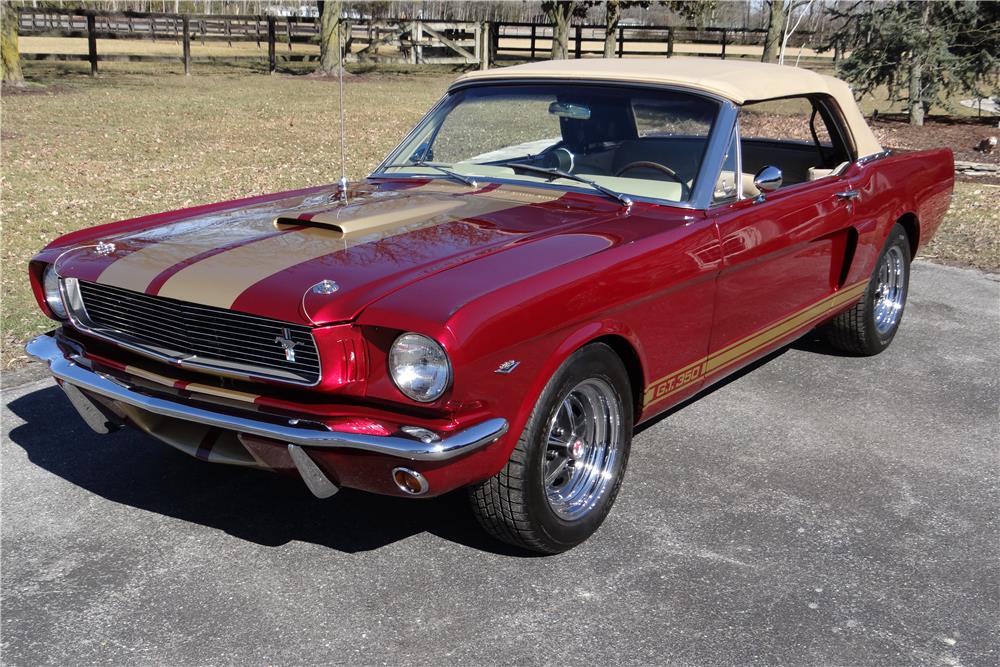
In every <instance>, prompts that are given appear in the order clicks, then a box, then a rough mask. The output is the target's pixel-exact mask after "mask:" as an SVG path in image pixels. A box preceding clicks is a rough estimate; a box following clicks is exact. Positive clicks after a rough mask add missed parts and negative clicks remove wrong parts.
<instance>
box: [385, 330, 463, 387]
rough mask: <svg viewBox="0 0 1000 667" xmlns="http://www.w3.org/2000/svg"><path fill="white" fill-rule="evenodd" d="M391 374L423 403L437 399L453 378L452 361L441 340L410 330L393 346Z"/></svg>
mask: <svg viewBox="0 0 1000 667" xmlns="http://www.w3.org/2000/svg"><path fill="white" fill-rule="evenodd" d="M389 374H390V375H391V376H392V381H393V382H395V383H396V386H397V387H399V390H400V391H401V392H403V393H404V394H406V395H407V396H409V397H410V398H412V399H413V400H415V401H420V402H421V403H428V402H430V401H434V400H437V399H438V398H440V397H441V394H443V393H444V390H445V389H447V388H448V384H449V383H450V382H451V363H450V362H449V361H448V355H447V354H446V353H445V351H444V348H443V347H441V346H440V345H438V343H437V342H435V341H434V340H432V339H430V338H428V337H427V336H421V335H420V334H415V333H407V334H403V335H402V336H400V337H399V338H397V339H396V342H395V343H393V344H392V349H390V350H389Z"/></svg>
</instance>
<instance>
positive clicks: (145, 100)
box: [0, 42, 1000, 368]
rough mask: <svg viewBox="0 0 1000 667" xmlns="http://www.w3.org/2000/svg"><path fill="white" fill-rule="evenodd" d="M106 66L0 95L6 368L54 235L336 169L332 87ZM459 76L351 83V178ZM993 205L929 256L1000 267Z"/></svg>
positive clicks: (999, 200)
mask: <svg viewBox="0 0 1000 667" xmlns="http://www.w3.org/2000/svg"><path fill="white" fill-rule="evenodd" d="M143 44H149V43H148V42H143ZM213 48H220V47H218V46H216V47H213ZM221 48H227V47H221ZM101 67H102V75H101V76H100V77H98V78H96V79H91V78H90V77H88V76H86V71H87V66H86V64H85V63H27V64H26V67H25V72H26V74H27V76H28V78H29V80H31V82H32V85H33V87H32V89H31V92H30V93H29V94H17V95H11V94H7V93H5V94H4V96H3V101H2V105H0V116H2V117H0V122H2V141H0V161H2V165H3V167H2V174H0V185H2V197H0V205H2V209H0V215H2V220H3V249H2V253H3V254H2V260H0V265H2V269H3V272H2V274H3V275H2V294H3V303H2V319H3V339H2V357H0V368H11V367H12V366H15V365H18V364H20V363H22V362H23V361H24V355H23V353H22V351H21V348H20V345H21V343H22V342H23V341H24V340H25V339H26V338H28V337H29V336H30V335H32V334H34V333H37V332H41V331H43V330H45V328H46V327H47V326H50V323H49V322H48V321H47V320H45V319H44V318H43V317H42V316H41V315H40V314H39V313H38V310H37V308H36V306H35V304H34V300H33V298H32V297H31V294H30V291H29V289H28V283H27V280H26V277H25V266H26V262H27V260H28V259H29V258H30V257H31V255H32V254H33V253H34V252H35V251H37V250H38V249H39V248H41V247H42V246H43V245H45V244H46V243H47V242H48V241H50V240H51V239H53V238H55V237H56V236H58V235H60V234H63V233H66V232H69V231H72V230H74V229H79V228H81V227H86V226H90V225H96V224H99V223H102V222H108V221H112V220H117V219H122V218H128V217H133V216H138V215H143V214H148V213H154V212H157V211H164V210H169V209H175V208H180V207H184V206H192V205H195V204H200V203H206V202H212V201H218V200H224V199H232V198H237V197H244V196H248V195H252V194H258V193H264V192H273V191H278V190H283V189H290V188H296V187H302V186H306V185H310V184H318V183H326V182H332V181H335V180H336V179H337V177H338V176H339V173H340V165H339V154H340V153H339V147H338V137H339V126H338V121H337V114H336V108H337V94H336V92H337V88H336V85H335V84H332V83H330V82H328V81H324V80H317V79H313V78H307V77H302V76H288V75H276V76H267V75H262V74H260V67H259V66H257V67H253V66H246V67H241V68H237V67H223V66H213V65H198V66H196V68H195V75H194V76H191V77H184V76H183V75H182V69H181V65H180V63H177V64H176V65H175V64H173V63H168V64H163V63H160V64H157V65H155V66H154V65H145V64H136V63H102V65H101ZM455 76H456V74H455V73H454V72H442V71H441V70H440V69H439V70H438V71H437V72H436V73H426V72H424V73H420V72H414V71H408V70H407V69H406V68H405V67H404V68H399V72H398V73H395V74H386V73H380V74H374V73H372V74H363V75H359V76H356V77H352V78H350V80H349V82H348V84H347V86H348V88H347V91H348V92H347V106H348V109H347V138H348V143H349V145H350V152H349V157H348V161H347V171H348V174H349V176H350V177H351V178H359V177H362V176H364V175H365V174H366V173H368V171H369V170H371V169H372V168H373V167H374V166H375V165H376V164H377V163H378V162H379V161H380V160H381V158H382V157H384V156H385V154H386V153H387V152H388V151H389V150H390V149H391V148H392V147H393V146H395V145H396V143H397V142H398V141H399V140H400V139H401V138H402V136H403V135H404V133H405V132H406V131H407V130H408V129H409V128H410V127H411V126H412V125H413V124H414V123H415V122H416V121H417V120H418V119H419V118H420V117H421V115H422V114H423V112H424V111H425V110H426V109H427V108H428V107H429V106H430V105H431V104H432V103H433V102H434V101H435V100H436V99H437V98H438V97H439V96H440V95H441V94H442V93H443V91H444V90H445V88H446V87H447V85H448V83H449V82H451V81H452V80H453V79H454V78H455ZM997 211H1000V188H998V187H990V186H985V185H975V184H968V183H960V184H959V185H958V188H957V191H956V196H955V201H954V204H953V207H952V212H951V214H950V215H949V218H948V220H947V222H946V223H945V224H944V226H943V227H942V230H941V232H940V233H939V235H938V239H937V240H936V241H935V243H934V245H933V246H932V248H930V249H929V251H928V256H932V257H935V258H936V259H938V260H940V261H947V262H955V263H963V264H971V265H974V266H979V267H981V268H984V269H990V270H998V269H1000V245H998V244H1000V216H998V214H997Z"/></svg>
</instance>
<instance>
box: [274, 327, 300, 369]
mask: <svg viewBox="0 0 1000 667" xmlns="http://www.w3.org/2000/svg"><path fill="white" fill-rule="evenodd" d="M274 342H275V343H277V344H278V345H280V346H281V349H283V350H284V351H285V361H291V362H292V363H294V362H295V346H296V345H298V343H296V342H295V341H294V340H292V332H291V331H289V330H288V329H282V330H281V335H280V336H275V337H274Z"/></svg>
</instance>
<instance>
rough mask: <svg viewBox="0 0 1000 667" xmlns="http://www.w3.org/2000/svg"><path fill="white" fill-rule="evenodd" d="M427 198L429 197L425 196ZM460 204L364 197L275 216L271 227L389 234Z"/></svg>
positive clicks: (350, 234)
mask: <svg viewBox="0 0 1000 667" xmlns="http://www.w3.org/2000/svg"><path fill="white" fill-rule="evenodd" d="M429 199H430V198H429ZM461 205H462V202H461V201H460V200H455V199H446V200H441V199H438V198H433V199H430V201H424V202H414V201H413V200H412V198H401V197H400V198H392V199H383V200H375V201H372V200H368V201H363V202H359V203H357V204H347V205H338V206H336V207H333V208H324V209H320V210H316V211H307V212H303V213H300V214H298V215H296V216H288V215H283V216H278V217H277V218H275V219H274V227H275V228H276V229H279V230H284V229H288V228H291V227H319V228H322V229H329V230H330V231H331V232H332V233H333V234H334V238H356V237H361V236H367V235H369V234H374V233H387V234H392V233H393V232H394V231H396V230H398V231H400V232H402V231H406V230H407V228H408V227H409V226H411V225H413V224H415V223H422V222H426V221H427V220H429V219H431V218H435V217H437V216H440V215H443V214H446V213H449V212H450V211H453V210H455V209H457V208H459V207H460V206H461Z"/></svg>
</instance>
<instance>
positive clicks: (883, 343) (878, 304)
mask: <svg viewBox="0 0 1000 667" xmlns="http://www.w3.org/2000/svg"><path fill="white" fill-rule="evenodd" d="M909 286H910V244H909V240H908V239H907V236H906V232H905V231H904V230H903V228H902V227H901V226H900V225H893V227H892V229H891V230H890V232H889V238H888V239H887V240H886V242H885V246H884V247H883V248H882V253H881V254H880V255H879V258H878V261H877V262H876V263H875V270H874V272H872V277H871V279H870V280H869V281H868V287H867V289H865V293H864V294H863V295H861V298H860V299H859V300H858V302H857V303H856V304H855V305H854V307H853V308H851V309H850V310H848V311H846V312H843V313H841V314H840V315H838V316H837V317H836V318H834V319H833V320H831V321H830V322H829V323H828V324H827V325H826V326H825V331H826V336H827V339H828V340H829V341H830V344H831V345H833V346H834V347H836V348H839V349H841V350H844V351H845V352H852V353H854V354H861V355H875V354H878V353H879V352H881V351H882V350H884V349H885V348H887V347H889V343H891V342H892V339H893V338H894V337H895V335H896V331H897V330H898V329H899V323H900V322H901V321H902V319H903V310H904V309H905V307H906V296H907V292H908V290H909Z"/></svg>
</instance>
